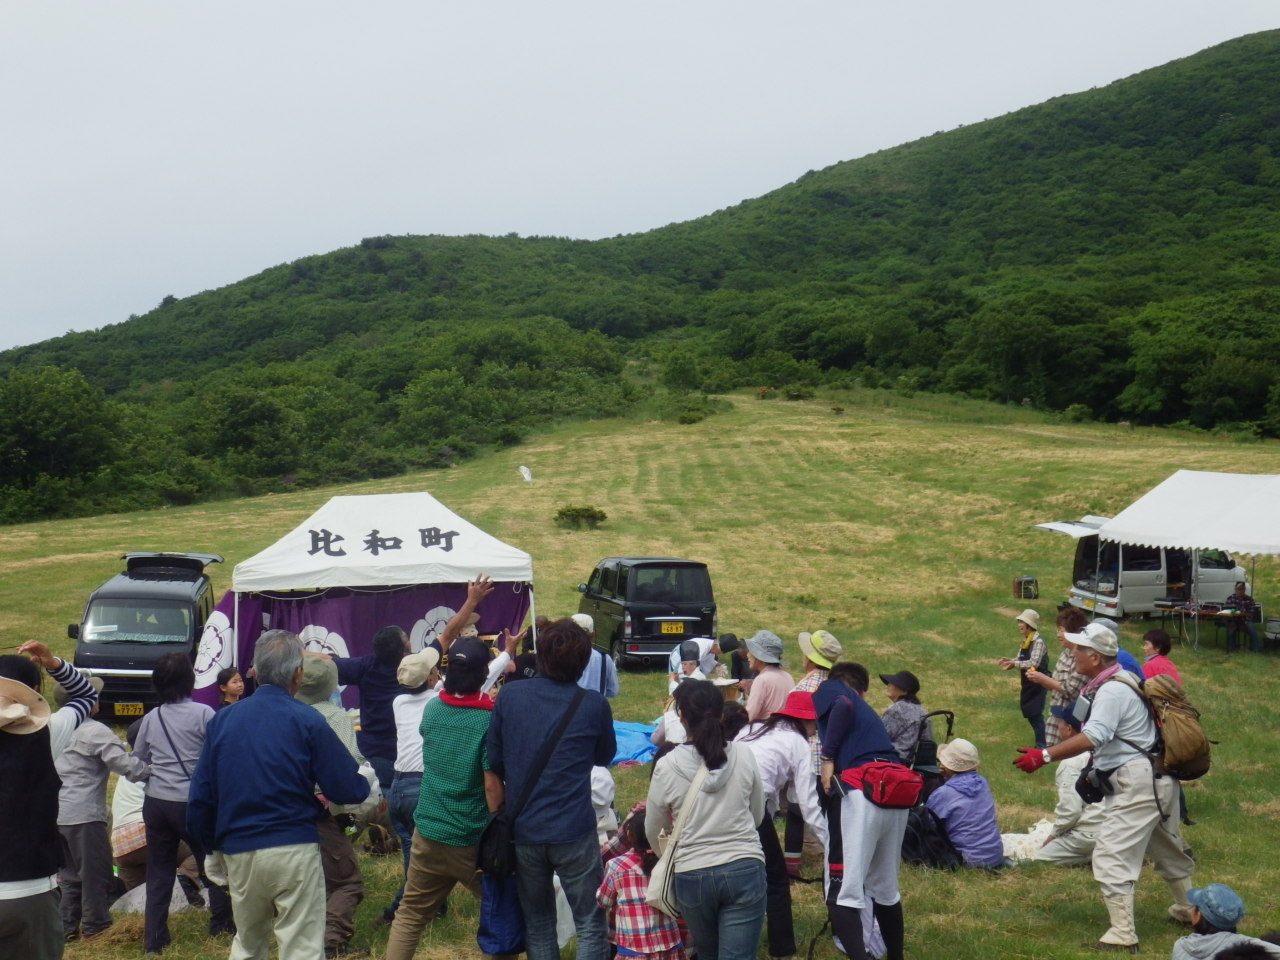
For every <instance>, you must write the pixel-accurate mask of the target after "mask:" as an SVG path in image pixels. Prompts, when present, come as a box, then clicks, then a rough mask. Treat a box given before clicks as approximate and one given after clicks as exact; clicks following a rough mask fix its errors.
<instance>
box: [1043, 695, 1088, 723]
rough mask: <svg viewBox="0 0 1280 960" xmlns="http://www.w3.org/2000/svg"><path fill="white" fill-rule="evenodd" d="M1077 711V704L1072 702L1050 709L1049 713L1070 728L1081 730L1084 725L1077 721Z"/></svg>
mask: <svg viewBox="0 0 1280 960" xmlns="http://www.w3.org/2000/svg"><path fill="white" fill-rule="evenodd" d="M1075 709H1076V702H1075V701H1074V700H1072V701H1071V702H1070V703H1068V704H1064V705H1062V706H1052V707H1050V708H1049V713H1051V714H1052V715H1053V716H1054V717H1056V718H1057V719H1059V720H1061V721H1062V722H1063V723H1065V724H1066V725H1067V726H1069V727H1070V728H1071V729H1072V730H1079V729H1080V728H1081V727H1082V726H1083V724H1082V723H1081V722H1080V721H1079V720H1077V719H1076V715H1075Z"/></svg>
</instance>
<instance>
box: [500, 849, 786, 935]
mask: <svg viewBox="0 0 1280 960" xmlns="http://www.w3.org/2000/svg"><path fill="white" fill-rule="evenodd" d="M516 863H517V866H518V872H517V874H516V878H517V881H518V886H519V889H520V908H521V910H522V911H523V912H524V923H525V927H526V932H527V937H528V953H529V960H559V957H560V945H559V943H558V942H557V940H556V898H555V889H554V887H553V886H552V882H551V877H552V874H558V875H559V877H560V886H561V887H562V888H563V890H564V895H565V899H566V900H568V901H569V910H570V911H571V912H572V913H573V925H574V927H575V928H576V930H577V932H578V953H577V955H578V960H607V958H608V956H609V944H608V941H607V939H606V934H607V931H606V927H605V918H604V911H603V910H601V909H600V908H599V907H598V906H596V890H598V889H599V888H600V881H601V880H603V879H604V865H603V863H602V862H601V860H600V843H599V841H598V840H597V839H596V831H595V828H594V827H593V828H592V830H591V832H590V833H588V834H585V835H583V837H582V838H581V839H579V840H574V841H572V842H570V843H518V844H516ZM763 870H764V868H763V867H761V880H760V885H761V888H762V889H763V887H764V877H763ZM761 900H762V902H761V906H760V913H761V918H760V919H761V920H762V921H763V919H764V916H763V914H764V904H763V894H761ZM759 933H760V931H759V927H757V929H756V935H757V937H758V936H759ZM699 947H701V944H699Z"/></svg>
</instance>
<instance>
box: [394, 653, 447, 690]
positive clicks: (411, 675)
mask: <svg viewBox="0 0 1280 960" xmlns="http://www.w3.org/2000/svg"><path fill="white" fill-rule="evenodd" d="M439 663H440V651H439V650H437V649H436V648H435V647H424V648H423V649H421V650H419V651H418V652H417V653H411V654H408V655H407V656H405V657H404V658H403V659H402V660H401V661H400V666H398V667H396V680H397V682H398V683H399V684H400V686H402V687H408V688H409V689H410V690H413V689H416V688H417V687H420V686H422V685H423V684H424V683H426V682H427V677H429V676H431V671H432V670H434V669H435V668H436V665H437V664H439Z"/></svg>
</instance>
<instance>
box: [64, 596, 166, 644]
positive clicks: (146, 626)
mask: <svg viewBox="0 0 1280 960" xmlns="http://www.w3.org/2000/svg"><path fill="white" fill-rule="evenodd" d="M190 637H191V609H190V607H189V606H187V605H184V604H181V603H177V602H174V603H165V602H164V601H162V600H142V601H131V600H95V601H93V602H92V603H91V604H89V613H88V615H87V616H86V617H85V621H84V629H83V630H82V631H80V639H81V640H83V641H84V642H85V643H186V642H187V640H188V639H189V638H190Z"/></svg>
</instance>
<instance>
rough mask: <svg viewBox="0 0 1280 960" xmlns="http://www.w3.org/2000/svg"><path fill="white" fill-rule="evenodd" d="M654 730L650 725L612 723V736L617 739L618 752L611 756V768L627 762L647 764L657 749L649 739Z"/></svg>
mask: <svg viewBox="0 0 1280 960" xmlns="http://www.w3.org/2000/svg"><path fill="white" fill-rule="evenodd" d="M655 729H656V727H655V726H654V724H652V723H625V722H623V721H622V720H615V721H613V735H614V736H615V737H617V739H618V752H617V753H615V754H614V755H613V764H612V765H613V766H617V765H618V764H619V763H626V762H627V761H629V760H630V761H635V762H637V763H648V762H649V761H650V760H652V759H653V755H654V754H655V753H657V752H658V748H657V747H655V746H654V745H653V741H652V740H650V739H649V738H650V737H651V736H652V735H653V731H654V730H655Z"/></svg>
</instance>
